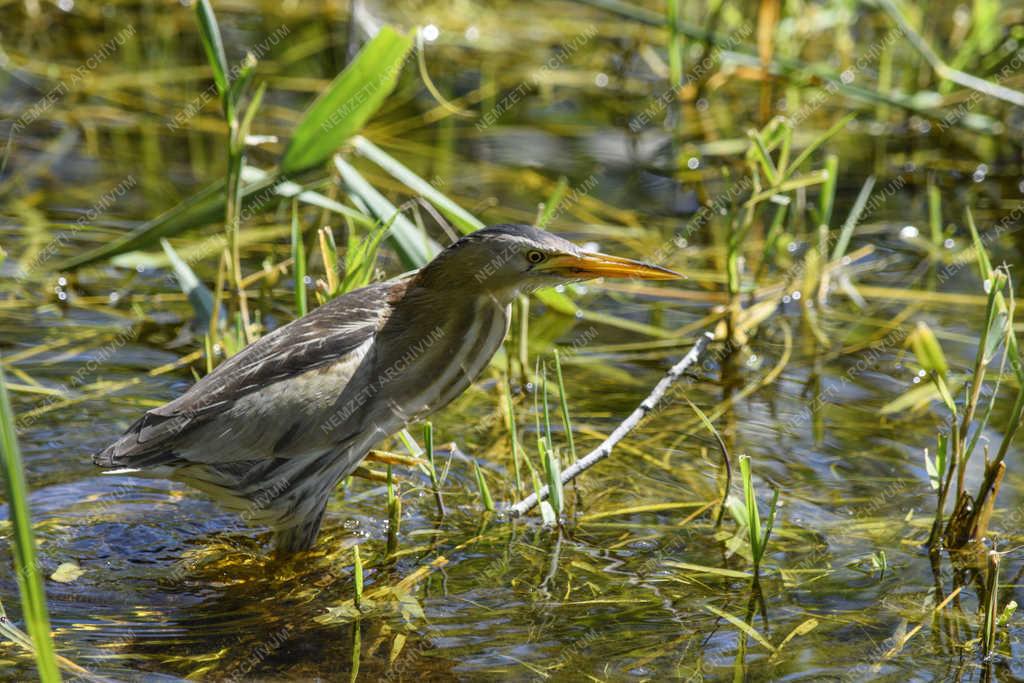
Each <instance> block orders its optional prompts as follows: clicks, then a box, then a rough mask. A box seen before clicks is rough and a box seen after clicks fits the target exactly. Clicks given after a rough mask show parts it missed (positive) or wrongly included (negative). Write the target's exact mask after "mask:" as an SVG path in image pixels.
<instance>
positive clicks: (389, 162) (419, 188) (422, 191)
mask: <svg viewBox="0 0 1024 683" xmlns="http://www.w3.org/2000/svg"><path fill="white" fill-rule="evenodd" d="M352 146H353V147H355V149H356V151H357V152H358V153H359V154H361V155H362V156H364V157H366V158H367V159H369V160H370V161H372V162H373V163H375V164H377V165H378V166H380V167H381V168H382V169H384V170H385V171H387V172H388V173H389V174H390V175H391V176H392V177H394V178H395V179H396V180H398V181H400V182H401V183H402V184H404V185H405V186H406V187H408V188H409V189H410V190H412V191H414V192H416V193H417V194H419V195H420V196H422V197H423V198H424V199H426V200H427V201H428V202H430V203H431V204H433V205H434V206H436V207H437V208H438V209H439V210H440V211H441V213H443V214H444V215H445V217H446V218H448V220H450V221H451V222H452V223H453V224H454V225H455V227H457V228H458V229H459V230H461V231H462V232H464V233H469V232H473V231H474V230H479V229H480V228H482V227H484V223H483V221H481V220H480V219H478V218H477V217H475V216H473V215H472V214H471V213H469V212H468V211H466V210H465V209H463V208H462V207H461V206H459V205H458V204H456V203H455V202H454V201H452V200H451V199H449V198H448V197H447V196H446V195H445V194H444V193H443V192H441V191H440V190H438V189H437V188H436V187H434V186H433V185H431V184H430V183H429V182H427V181H426V180H424V179H423V178H421V177H420V176H418V175H417V174H416V173H414V172H413V171H411V170H409V168H407V167H406V166H405V165H403V164H402V163H401V162H400V161H398V160H397V159H395V158H394V157H392V156H391V155H390V154H388V153H387V152H385V151H384V150H382V149H381V148H380V147H378V146H377V145H375V144H373V143H372V142H370V141H369V140H367V139H366V138H364V137H363V136H362V135H357V136H355V137H354V138H352Z"/></svg>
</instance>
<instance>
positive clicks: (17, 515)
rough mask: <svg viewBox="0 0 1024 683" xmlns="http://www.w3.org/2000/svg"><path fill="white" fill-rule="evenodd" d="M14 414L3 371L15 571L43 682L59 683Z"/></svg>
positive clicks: (0, 406)
mask: <svg viewBox="0 0 1024 683" xmlns="http://www.w3.org/2000/svg"><path fill="white" fill-rule="evenodd" d="M14 424H15V420H14V411H13V410H12V409H11V402H10V398H9V397H8V395H7V381H6V380H5V379H4V373H3V370H2V369H0V448H2V451H3V452H2V453H0V465H2V468H3V474H4V482H5V483H6V485H7V500H8V504H9V510H10V516H11V524H12V526H13V532H14V548H13V549H12V550H13V554H14V570H15V572H16V573H17V576H18V590H19V592H20V594H21V606H22V611H23V612H24V617H25V625H26V629H27V631H28V634H29V636H30V637H31V638H32V645H33V652H34V654H35V658H36V668H37V669H38V670H39V678H40V680H42V681H43V683H50V682H51V681H60V672H59V671H58V669H57V657H56V651H55V649H54V646H53V638H52V636H51V635H50V615H49V612H48V611H47V608H46V593H45V591H44V590H43V582H42V579H41V578H40V576H39V565H38V564H37V561H36V539H35V535H34V534H33V532H32V518H31V515H30V512H29V505H28V483H27V482H26V481H25V468H24V465H23V464H22V461H21V450H20V449H19V448H18V437H17V432H16V431H15V427H14Z"/></svg>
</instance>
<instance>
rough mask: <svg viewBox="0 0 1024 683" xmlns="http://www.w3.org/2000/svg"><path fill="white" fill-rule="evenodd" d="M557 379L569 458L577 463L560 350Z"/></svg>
mask: <svg viewBox="0 0 1024 683" xmlns="http://www.w3.org/2000/svg"><path fill="white" fill-rule="evenodd" d="M555 377H556V378H557V379H558V402H559V407H560V408H561V410H562V425H563V427H564V428H565V438H566V440H567V441H568V443H569V456H570V457H571V458H572V462H576V439H575V438H574V437H573V435H572V418H570V417H569V401H568V399H567V398H566V394H565V382H563V381H562V361H561V359H560V358H559V353H558V349H555Z"/></svg>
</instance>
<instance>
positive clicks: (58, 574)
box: [50, 562, 85, 583]
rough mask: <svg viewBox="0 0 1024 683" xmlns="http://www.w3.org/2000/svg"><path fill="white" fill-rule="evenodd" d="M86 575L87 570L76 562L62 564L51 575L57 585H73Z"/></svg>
mask: <svg viewBox="0 0 1024 683" xmlns="http://www.w3.org/2000/svg"><path fill="white" fill-rule="evenodd" d="M84 573H85V570H84V569H82V568H81V567H79V566H78V563H76V562H61V563H60V565H59V566H58V567H57V569H55V570H54V572H53V573H52V574H50V578H51V579H52V580H54V581H56V582H57V583H72V582H74V581H75V580H76V579H77V578H78V577H80V576H81V575H82V574H84Z"/></svg>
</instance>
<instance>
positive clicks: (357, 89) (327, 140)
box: [280, 25, 412, 174]
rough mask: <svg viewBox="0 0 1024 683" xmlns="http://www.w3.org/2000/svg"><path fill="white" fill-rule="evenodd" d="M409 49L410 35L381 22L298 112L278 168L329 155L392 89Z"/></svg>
mask: <svg viewBox="0 0 1024 683" xmlns="http://www.w3.org/2000/svg"><path fill="white" fill-rule="evenodd" d="M411 48H412V33H407V34H403V33H399V32H398V31H396V30H395V29H393V28H392V27H390V26H386V25H385V26H382V27H381V28H380V31H378V32H377V35H376V36H374V37H373V39H372V40H370V42H368V43H367V44H366V45H364V46H363V48H362V49H361V50H360V51H359V53H358V54H357V55H356V56H355V58H354V59H353V60H352V61H351V62H350V63H349V65H348V66H347V67H346V68H345V70H344V71H342V72H341V73H340V74H339V75H338V76H337V77H336V78H335V79H334V80H333V81H332V82H331V84H330V85H329V86H327V89H326V90H324V92H323V93H322V94H321V95H320V96H319V97H318V98H317V99H316V101H314V102H313V104H311V105H310V106H309V108H308V109H307V110H306V112H305V113H304V114H303V116H302V120H300V121H299V124H298V125H297V126H296V127H295V132H294V133H293V134H292V140H291V143H289V145H288V147H287V149H285V152H284V156H283V157H282V158H281V164H280V168H281V172H282V173H284V174H291V173H295V172H298V171H303V170H305V169H308V168H312V167H314V166H318V165H319V164H322V163H324V162H325V161H327V160H328V159H330V158H331V156H332V155H333V154H334V153H335V152H336V151H337V150H338V148H339V147H341V146H342V144H344V143H345V141H346V140H348V139H349V138H350V137H352V135H354V134H355V133H356V132H357V131H358V130H359V129H361V128H362V127H363V126H364V125H365V124H366V122H367V121H368V120H369V118H370V117H371V116H373V115H374V114H375V113H376V112H377V110H378V109H379V108H380V105H381V104H382V103H383V102H384V99H385V98H386V97H387V96H388V95H389V94H390V93H391V91H392V90H393V89H394V87H395V84H396V83H397V82H398V76H399V74H401V71H402V66H403V65H404V64H405V59H406V56H407V55H408V54H409V50H410V49H411Z"/></svg>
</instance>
